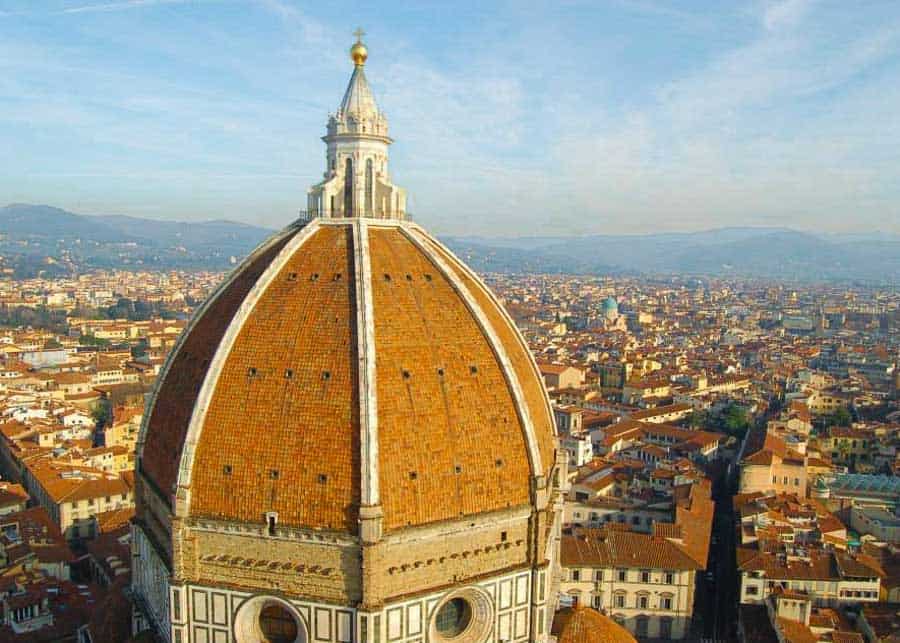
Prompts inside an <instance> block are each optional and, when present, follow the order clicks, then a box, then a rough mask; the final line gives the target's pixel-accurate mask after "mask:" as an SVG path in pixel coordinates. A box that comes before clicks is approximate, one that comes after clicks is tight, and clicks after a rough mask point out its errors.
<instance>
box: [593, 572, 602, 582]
mask: <svg viewBox="0 0 900 643" xmlns="http://www.w3.org/2000/svg"><path fill="white" fill-rule="evenodd" d="M594 580H595V581H596V582H598V583H600V582H602V581H603V570H602V569H598V570H596V571H595V572H594Z"/></svg>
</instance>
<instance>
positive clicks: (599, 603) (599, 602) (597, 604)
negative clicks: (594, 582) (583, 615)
mask: <svg viewBox="0 0 900 643" xmlns="http://www.w3.org/2000/svg"><path fill="white" fill-rule="evenodd" d="M592 605H593V606H594V609H595V610H598V609H600V608H601V607H603V597H602V596H594V598H593V600H592Z"/></svg>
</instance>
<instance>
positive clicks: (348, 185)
mask: <svg viewBox="0 0 900 643" xmlns="http://www.w3.org/2000/svg"><path fill="white" fill-rule="evenodd" d="M344 168H345V169H344V216H345V217H350V216H353V159H350V158H348V159H347V162H346V163H345V165H344Z"/></svg>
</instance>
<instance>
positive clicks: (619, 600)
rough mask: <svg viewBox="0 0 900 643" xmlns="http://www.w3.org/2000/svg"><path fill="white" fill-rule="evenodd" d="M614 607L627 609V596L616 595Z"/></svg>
mask: <svg viewBox="0 0 900 643" xmlns="http://www.w3.org/2000/svg"><path fill="white" fill-rule="evenodd" d="M613 605H615V606H616V607H625V594H616V595H615V596H614V597H613Z"/></svg>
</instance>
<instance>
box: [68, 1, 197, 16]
mask: <svg viewBox="0 0 900 643" xmlns="http://www.w3.org/2000/svg"><path fill="white" fill-rule="evenodd" d="M187 2H189V0H121V1H120V2H102V3H97V4H85V5H80V6H75V7H67V8H65V9H63V10H62V13H96V12H98V11H127V10H129V9H140V8H143V7H153V6H157V5H163V4H185V3H187Z"/></svg>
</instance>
